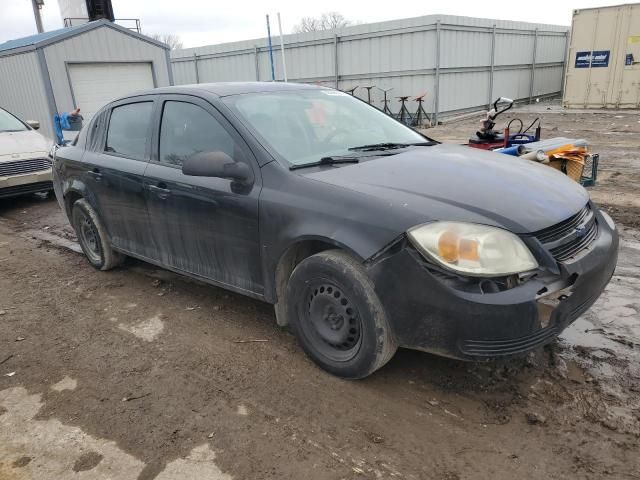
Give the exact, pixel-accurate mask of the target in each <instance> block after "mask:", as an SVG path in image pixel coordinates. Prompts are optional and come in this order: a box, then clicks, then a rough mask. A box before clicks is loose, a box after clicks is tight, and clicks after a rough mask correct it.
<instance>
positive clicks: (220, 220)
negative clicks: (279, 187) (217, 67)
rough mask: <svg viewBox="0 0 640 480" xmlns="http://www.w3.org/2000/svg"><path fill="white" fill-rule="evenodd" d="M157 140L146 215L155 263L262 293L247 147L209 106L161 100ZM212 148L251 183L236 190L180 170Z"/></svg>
mask: <svg viewBox="0 0 640 480" xmlns="http://www.w3.org/2000/svg"><path fill="white" fill-rule="evenodd" d="M161 103H162V105H159V110H158V113H159V115H158V116H159V118H158V124H159V126H158V128H157V130H156V133H157V135H158V139H157V140H155V139H154V142H153V143H154V152H153V155H152V160H151V161H150V163H149V167H148V168H147V171H146V173H145V188H146V198H147V206H148V211H149V218H150V221H151V224H152V230H153V235H154V238H155V239H156V240H157V242H158V244H159V245H158V246H159V249H158V251H159V253H160V255H161V258H160V259H159V260H160V261H161V263H163V264H165V265H167V266H169V267H172V268H176V269H179V270H181V271H185V272H189V273H192V274H195V275H198V276H201V277H205V278H207V279H210V280H214V281H216V282H219V283H221V284H224V285H226V286H231V287H235V288H236V289H238V290H242V291H244V292H245V293H254V294H262V291H263V285H262V270H261V263H260V239H259V231H258V195H259V193H260V182H261V180H260V172H259V168H258V165H257V162H256V160H255V158H254V157H253V155H252V153H251V151H250V150H249V148H248V146H247V145H246V143H245V142H244V141H243V139H242V138H241V137H240V135H239V134H238V133H237V131H236V130H235V129H234V128H233V127H232V126H231V125H230V124H229V122H227V120H226V119H225V118H224V117H223V116H222V115H221V114H220V113H219V112H218V110H216V109H215V108H214V107H213V106H212V105H211V104H209V103H208V102H206V101H204V100H202V99H200V98H197V97H192V96H187V95H166V96H163V97H162V101H161ZM209 151H218V152H220V151H221V152H224V153H226V154H228V155H229V156H230V157H231V158H232V159H233V160H235V161H237V162H244V163H246V164H247V165H249V167H250V168H252V169H253V171H254V175H255V178H256V180H255V182H254V184H253V185H251V186H250V187H246V188H238V186H237V185H235V184H234V183H233V182H232V181H231V180H228V179H224V178H207V177H193V176H187V175H184V174H183V173H182V163H183V161H184V159H185V158H187V157H188V156H189V155H192V154H194V153H196V152H209Z"/></svg>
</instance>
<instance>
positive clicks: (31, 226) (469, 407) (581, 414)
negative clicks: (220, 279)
mask: <svg viewBox="0 0 640 480" xmlns="http://www.w3.org/2000/svg"><path fill="white" fill-rule="evenodd" d="M546 108H547V106H545V105H537V106H536V107H535V109H533V110H536V111H539V112H541V113H543V114H544V123H543V126H544V127H545V129H546V132H543V133H544V135H545V136H552V135H553V136H556V135H563V136H575V137H583V138H586V139H589V140H591V141H592V143H593V145H594V147H595V149H596V150H598V151H599V152H600V153H601V156H602V163H601V176H600V179H601V181H600V184H599V185H598V186H597V187H596V188H593V189H591V194H592V197H593V198H594V199H595V200H596V201H599V202H602V203H603V204H605V205H606V207H605V208H607V209H608V210H609V211H610V213H611V214H612V216H613V217H614V218H615V219H616V221H617V222H618V224H619V228H620V231H621V235H622V239H623V240H622V246H621V250H620V260H619V265H618V269H617V272H616V275H615V276H614V278H613V280H612V282H611V284H610V285H609V287H608V288H607V290H606V292H605V293H604V294H603V296H602V297H601V298H600V299H599V300H598V302H597V303H596V304H595V305H594V307H593V308H592V309H591V310H590V311H588V312H587V313H586V314H585V315H583V317H581V318H580V319H579V320H578V321H576V322H575V323H574V324H573V325H572V326H571V327H570V328H569V329H568V330H567V331H566V332H565V333H564V334H563V336H562V338H561V339H560V341H558V342H557V343H555V344H553V345H551V346H550V347H548V348H545V349H544V350H541V351H539V352H536V353H535V354H532V355H530V356H529V357H527V358H524V359H518V360H510V361H505V362H492V363H486V364H468V363H463V362H458V361H452V360H446V359H441V358H438V357H435V356H432V355H428V354H425V353H420V352H412V351H399V352H398V354H397V355H396V356H395V358H394V359H393V360H392V361H391V362H390V363H389V364H388V365H387V366H386V367H384V368H383V369H382V370H380V371H379V372H377V373H376V374H374V375H373V376H371V377H370V378H368V379H366V380H362V381H357V382H349V381H343V380H339V379H337V378H334V377H332V376H330V375H328V374H326V373H324V372H322V371H321V370H319V369H318V368H317V367H315V366H314V365H313V364H312V363H311V362H310V361H309V360H307V358H306V357H305V356H304V354H303V353H302V351H301V350H300V348H299V347H298V346H297V344H296V342H295V339H294V338H293V337H292V336H291V335H290V334H288V333H287V332H286V331H283V330H280V329H279V328H277V327H276V325H275V317H274V314H273V311H272V308H271V307H270V306H269V305H266V304H263V303H261V302H258V301H255V300H251V299H247V298H244V297H242V296H239V295H237V294H234V293H229V292H226V291H224V290H221V289H217V288H214V287H211V286H206V285H202V284H199V283H196V282H193V281H190V280H187V279H185V278H182V277H179V276H177V275H173V274H170V273H167V272H164V271H161V270H158V269H156V268H154V267H152V266H149V265H145V264H143V263H141V262H137V261H133V260H130V261H128V262H127V263H126V265H125V266H124V267H122V268H119V269H117V270H114V271H111V272H96V271H95V270H93V269H92V268H91V267H90V266H89V265H88V264H87V263H86V261H85V260H84V258H83V257H82V256H81V255H79V254H78V253H75V252H74V251H73V249H74V248H75V244H74V243H73V241H74V235H73V232H72V230H71V229H70V228H69V226H68V225H67V223H66V219H65V218H64V216H63V215H62V213H61V212H60V210H59V209H58V206H57V203H56V202H55V201H54V200H53V199H46V198H40V197H32V198H25V199H19V200H11V201H1V202H0V479H1V480H5V479H12V480H13V479H53V478H55V479H66V478H69V479H98V478H100V479H107V478H114V479H115V478H118V479H120V478H124V479H136V478H139V479H153V478H155V479H159V480H166V479H205V478H206V479H232V478H233V479H267V478H273V479H289V478H291V479H301V478H305V479H346V478H372V479H374V478H384V479H387V478H398V479H401V478H406V479H446V480H454V479H479V478H492V479H497V480H502V479H505V480H506V479H513V478H531V479H545V480H546V479H550V478H552V479H560V478H567V479H576V478H577V479H601V478H612V479H634V478H640V362H639V361H640V315H639V313H638V312H639V309H640V231H639V228H640V223H639V216H638V213H639V212H640V193H639V192H638V185H640V158H639V157H640V153H639V152H638V145H639V144H640V142H639V141H638V138H640V123H639V122H640V116H638V114H637V113H632V114H630V113H597V114H592V113H570V112H569V113H567V112H562V111H561V110H560V109H558V108H557V107H555V106H550V107H549V108H551V110H546ZM531 110H532V109H527V111H524V112H523V111H522V110H521V112H522V116H523V117H524V118H531V119H533V118H534V115H533V113H531ZM476 124H477V118H476V119H471V120H467V121H465V122H461V123H457V124H452V125H443V126H439V127H437V128H435V129H432V130H430V131H429V134H430V135H432V136H434V137H436V138H438V139H443V140H445V139H449V140H452V141H460V140H462V139H464V138H465V137H466V136H468V134H469V133H471V131H472V130H473V128H474V127H475V126H476ZM250 340H251V341H250ZM253 340H259V341H253Z"/></svg>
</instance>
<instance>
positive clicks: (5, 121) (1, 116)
mask: <svg viewBox="0 0 640 480" xmlns="http://www.w3.org/2000/svg"><path fill="white" fill-rule="evenodd" d="M25 130H28V128H27V126H26V125H25V124H24V123H22V122H21V121H20V120H18V119H17V118H16V117H14V116H13V115H11V114H10V113H9V112H7V111H6V110H3V109H2V108H0V132H23V131H25Z"/></svg>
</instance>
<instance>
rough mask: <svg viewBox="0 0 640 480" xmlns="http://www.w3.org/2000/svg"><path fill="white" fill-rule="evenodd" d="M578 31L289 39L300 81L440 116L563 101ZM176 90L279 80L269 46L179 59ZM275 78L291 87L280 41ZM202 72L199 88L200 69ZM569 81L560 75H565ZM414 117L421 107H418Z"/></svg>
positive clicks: (469, 24)
mask: <svg viewBox="0 0 640 480" xmlns="http://www.w3.org/2000/svg"><path fill="white" fill-rule="evenodd" d="M567 31H568V28H567V27H564V26H557V25H544V24H532V23H525V22H510V21H505V20H488V19H480V18H468V17H455V16H448V15H429V16H425V17H416V18H408V19H402V20H393V21H388V22H380V23H372V24H364V25H354V26H351V27H346V28H341V29H337V30H332V31H322V32H310V33H304V34H293V35H285V37H284V43H285V55H286V57H287V69H288V72H287V74H288V78H289V80H290V81H294V82H295V81H298V82H304V83H317V84H320V85H325V86H330V87H337V88H340V89H341V90H345V91H346V90H349V89H351V88H353V87H355V86H358V87H359V88H358V89H357V90H356V93H355V94H356V95H357V96H359V97H360V98H363V99H365V100H366V99H367V98H368V96H367V90H366V89H365V88H363V87H366V86H375V87H376V88H373V89H371V91H370V96H371V100H372V103H373V104H374V105H376V106H382V99H383V94H382V91H381V90H380V89H381V88H383V89H390V88H392V90H391V91H390V92H389V93H388V95H389V99H390V100H391V102H390V105H391V109H392V110H393V111H397V110H399V103H398V100H397V98H396V97H399V96H401V95H403V96H411V97H412V98H413V97H415V96H417V95H419V94H421V93H423V92H427V98H426V102H425V108H426V110H427V111H429V112H432V113H433V114H434V115H435V116H437V115H440V116H443V115H447V114H453V113H456V112H459V111H463V110H472V109H477V108H481V107H484V106H486V105H487V104H489V103H490V101H491V99H492V98H493V97H497V96H500V95H503V96H509V97H512V98H515V99H529V100H532V99H533V97H534V96H538V95H551V94H557V93H560V90H561V87H562V78H561V77H562V74H561V72H562V69H563V63H564V57H565V50H566V42H567ZM171 57H172V59H171V61H172V64H173V66H174V70H173V73H174V81H175V83H176V84H178V85H179V84H185V83H194V80H195V81H196V83H198V82H199V83H204V82H214V81H222V80H225V81H253V80H261V81H268V80H271V63H270V59H269V52H268V47H267V40H266V39H258V40H247V41H242V42H234V43H228V44H220V45H208V46H204V47H197V48H189V49H183V50H177V51H174V52H172V54H171ZM273 60H274V68H275V78H276V80H278V81H280V80H282V79H283V71H282V65H281V52H280V46H279V41H278V38H277V37H275V38H274V39H273ZM196 63H197V66H198V75H197V78H196V74H195V72H196V69H195V64H196ZM558 72H560V74H559V73H558ZM409 108H410V110H414V109H415V108H416V107H415V102H413V101H411V102H410V107H409Z"/></svg>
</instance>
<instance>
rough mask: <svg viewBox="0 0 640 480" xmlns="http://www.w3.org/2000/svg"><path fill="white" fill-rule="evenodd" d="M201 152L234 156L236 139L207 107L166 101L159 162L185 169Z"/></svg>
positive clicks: (161, 126)
mask: <svg viewBox="0 0 640 480" xmlns="http://www.w3.org/2000/svg"><path fill="white" fill-rule="evenodd" d="M199 152H224V153H226V154H227V155H229V156H230V157H231V158H234V157H235V156H236V155H235V142H234V140H233V137H231V135H230V134H229V133H228V132H227V131H226V130H225V128H224V127H223V126H222V125H221V124H220V122H218V120H216V119H215V117H213V115H211V114H210V113H209V112H207V111H206V110H205V109H204V108H202V107H199V106H198V105H194V104H193V103H186V102H178V101H167V102H165V104H164V109H163V111H162V123H161V125H160V162H162V163H167V164H170V165H178V166H182V164H183V163H184V160H185V159H186V158H188V157H190V156H191V155H193V154H195V153H199Z"/></svg>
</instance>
